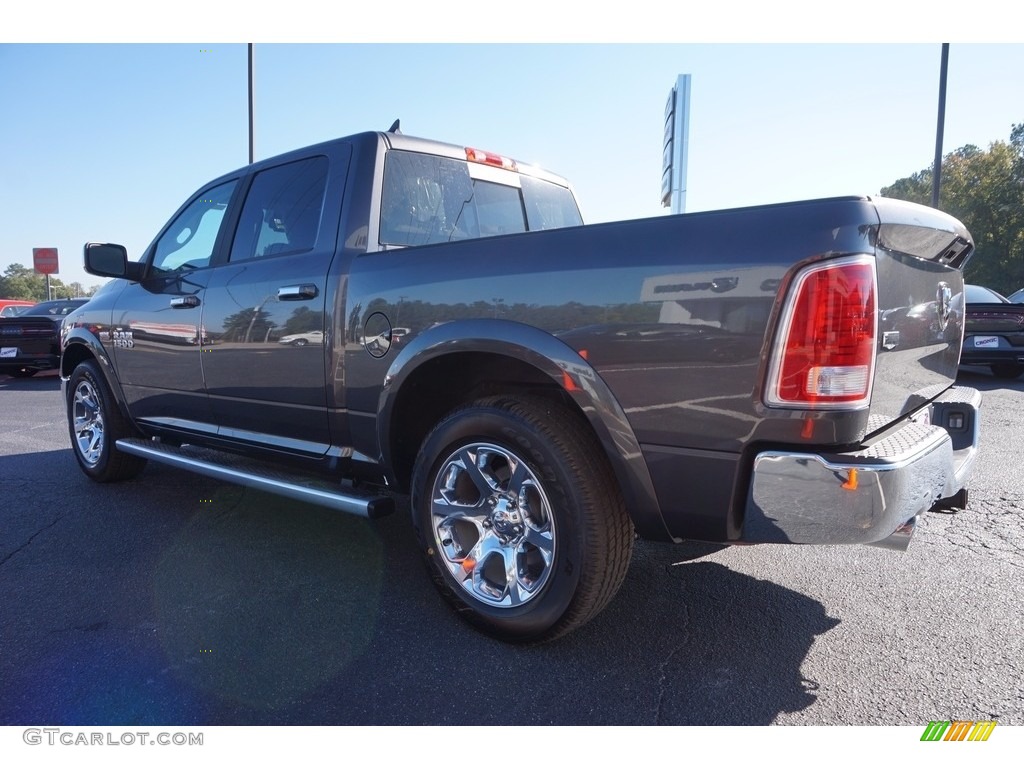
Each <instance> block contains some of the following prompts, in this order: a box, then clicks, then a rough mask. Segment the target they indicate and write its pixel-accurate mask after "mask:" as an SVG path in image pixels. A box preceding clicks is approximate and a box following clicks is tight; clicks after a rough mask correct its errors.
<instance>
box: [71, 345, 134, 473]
mask: <svg viewBox="0 0 1024 768" xmlns="http://www.w3.org/2000/svg"><path fill="white" fill-rule="evenodd" d="M67 392H68V401H67V410H68V434H69V435H70V437H71V451H72V453H74V454H75V459H76V460H77V461H78V466H80V467H81V468H82V471H83V472H85V474H86V475H88V476H89V477H91V478H92V479H93V480H96V481H97V482H100V483H109V482H114V481H116V480H127V479H128V478H131V477H135V476H136V475H137V474H139V472H141V471H142V468H143V467H145V466H146V460H145V459H142V458H139V457H138V456H132V455H130V454H127V453H122V452H121V451H119V450H117V448H116V447H115V445H114V443H116V442H117V441H118V440H120V439H121V438H123V437H138V436H139V435H138V432H136V430H135V429H134V428H133V427H132V426H131V424H130V423H129V422H128V421H127V420H126V419H125V418H124V416H123V415H122V414H121V411H120V410H119V409H118V407H117V403H116V402H115V401H114V396H113V395H112V394H111V392H110V387H108V386H107V382H106V379H104V378H103V374H102V373H101V372H100V370H99V367H98V366H97V365H96V362H95V361H93V360H84V361H82V362H81V363H79V364H78V366H77V367H76V368H75V370H74V372H72V374H71V378H70V380H69V381H68V390H67Z"/></svg>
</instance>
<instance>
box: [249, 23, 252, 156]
mask: <svg viewBox="0 0 1024 768" xmlns="http://www.w3.org/2000/svg"><path fill="white" fill-rule="evenodd" d="M252 46H253V44H252V43H249V165H252V160H253V133H252V107H253V99H252V69H253V61H252Z"/></svg>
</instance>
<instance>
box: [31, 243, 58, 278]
mask: <svg viewBox="0 0 1024 768" xmlns="http://www.w3.org/2000/svg"><path fill="white" fill-rule="evenodd" d="M32 262H33V266H35V268H36V272H38V273H39V274H41V275H55V274H57V272H58V269H57V249H56V248H33V249H32Z"/></svg>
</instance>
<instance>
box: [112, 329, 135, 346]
mask: <svg viewBox="0 0 1024 768" xmlns="http://www.w3.org/2000/svg"><path fill="white" fill-rule="evenodd" d="M110 335H111V338H112V340H113V342H114V346H115V347H124V348H125V349H131V348H132V347H134V346H135V340H134V339H133V338H132V332H131V331H113V332H112V333H111V334H110Z"/></svg>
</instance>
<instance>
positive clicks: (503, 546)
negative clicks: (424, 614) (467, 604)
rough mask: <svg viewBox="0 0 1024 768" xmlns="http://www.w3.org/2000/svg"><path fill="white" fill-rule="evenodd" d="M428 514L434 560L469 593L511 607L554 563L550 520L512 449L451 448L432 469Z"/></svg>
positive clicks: (533, 479)
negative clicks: (437, 558) (434, 470)
mask: <svg viewBox="0 0 1024 768" xmlns="http://www.w3.org/2000/svg"><path fill="white" fill-rule="evenodd" d="M430 516H431V528H432V530H433V532H434V542H435V543H436V545H437V547H438V550H439V552H440V554H441V558H442V560H443V562H444V564H445V566H446V567H447V568H448V572H449V573H450V574H451V576H452V577H453V578H454V579H455V581H456V582H457V583H458V584H459V585H460V586H461V587H462V589H463V590H465V591H466V592H467V593H468V594H469V595H470V597H472V598H474V599H476V600H478V601H480V602H482V603H484V604H486V605H490V606H496V607H505V608H515V607H517V606H520V605H523V604H525V603H528V602H529V601H530V600H532V599H533V598H535V597H536V596H537V595H538V594H540V591H541V589H542V588H543V587H544V584H545V583H546V582H547V581H548V578H549V577H550V575H551V568H552V563H553V562H554V556H555V526H554V518H553V516H552V514H551V505H550V504H549V503H548V499H547V496H546V495H545V493H544V489H543V487H542V486H541V484H540V481H539V480H538V479H537V476H536V475H535V474H534V473H533V471H532V470H530V468H529V467H528V466H527V465H526V462H524V461H523V460H522V459H520V458H519V457H518V456H516V455H515V454H514V453H512V452H511V451H509V450H508V449H506V448H501V447H499V446H497V445H492V444H490V443H471V444H468V445H465V446H462V447H461V448H459V449H458V450H457V451H455V452H454V453H452V454H451V455H450V456H449V457H448V458H447V459H445V460H444V462H443V463H442V464H441V469H440V471H438V473H437V475H436V479H435V481H434V487H433V489H432V492H431V502H430Z"/></svg>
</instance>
